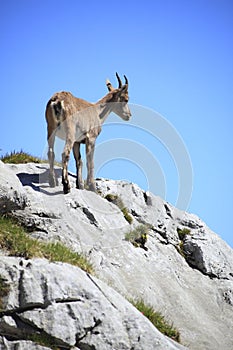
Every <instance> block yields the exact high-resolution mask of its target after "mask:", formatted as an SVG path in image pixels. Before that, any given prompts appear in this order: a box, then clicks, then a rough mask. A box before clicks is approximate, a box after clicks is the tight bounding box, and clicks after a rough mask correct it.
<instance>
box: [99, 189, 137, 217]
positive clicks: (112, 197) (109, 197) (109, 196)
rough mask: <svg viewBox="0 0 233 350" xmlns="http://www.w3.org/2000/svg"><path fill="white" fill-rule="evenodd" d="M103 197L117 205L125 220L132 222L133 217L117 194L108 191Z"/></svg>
mask: <svg viewBox="0 0 233 350" xmlns="http://www.w3.org/2000/svg"><path fill="white" fill-rule="evenodd" d="M105 199H107V200H108V201H109V202H111V203H113V204H115V205H117V206H118V208H119V209H120V210H121V211H122V214H123V215H124V218H125V220H126V221H128V223H129V224H132V222H133V218H132V216H131V215H130V214H129V211H128V209H127V208H126V207H125V206H124V203H123V201H122V199H121V198H120V197H119V196H118V195H116V194H112V193H109V194H107V195H106V196H105Z"/></svg>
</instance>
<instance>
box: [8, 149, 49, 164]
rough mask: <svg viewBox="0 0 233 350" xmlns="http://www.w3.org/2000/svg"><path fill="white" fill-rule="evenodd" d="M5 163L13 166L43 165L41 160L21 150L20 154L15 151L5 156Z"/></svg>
mask: <svg viewBox="0 0 233 350" xmlns="http://www.w3.org/2000/svg"><path fill="white" fill-rule="evenodd" d="M1 161H2V162H3V163H13V164H22V163H24V164H25V163H42V161H41V159H39V158H37V157H34V156H32V155H31V154H29V153H26V152H24V151H23V150H21V151H20V152H16V151H13V152H11V153H7V154H6V155H5V156H2V157H1Z"/></svg>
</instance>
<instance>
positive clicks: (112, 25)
mask: <svg viewBox="0 0 233 350" xmlns="http://www.w3.org/2000/svg"><path fill="white" fill-rule="evenodd" d="M232 38H233V2H232V1H231V0H190V1H187V0H155V1H152V0H151V1H148V0H144V1H137V2H136V1H121V0H119V1H117V2H115V1H75V0H67V1H59V0H56V1H53V0H48V1H45V0H40V1H37V0H34V1H32V0H31V1H29V0H20V1H18V0H2V1H1V2H0V45H1V58H0V62H1V64H0V70H1V74H0V76H1V139H0V148H1V154H2V155H3V154H5V153H6V152H10V151H12V150H20V149H23V150H25V151H28V152H30V153H32V154H34V155H37V156H41V155H42V154H43V153H44V149H45V146H46V125H45V120H44V110H45V105H46V102H47V100H48V99H49V98H50V96H51V95H52V94H53V93H54V92H56V91H60V90H67V91H71V92H72V93H73V94H75V95H76V96H79V97H82V98H85V99H87V100H89V101H96V100H98V99H99V98H100V97H102V96H103V95H104V94H105V93H106V87H105V79H106V78H107V77H108V78H110V79H111V81H112V83H113V84H115V76H114V74H115V72H116V71H118V72H119V74H121V75H123V74H126V75H127V77H128V79H129V84H130V85H129V93H130V102H131V103H132V104H138V105H141V106H144V107H146V108H150V109H152V110H154V111H157V112H158V113H159V114H160V115H161V116H162V117H163V118H165V119H164V121H165V122H164V123H165V124H166V123H167V124H169V123H170V124H171V125H172V126H173V128H174V130H175V131H176V132H177V133H178V134H179V135H180V138H181V139H182V140H183V142H184V144H185V146H186V148H187V150H188V153H189V155H190V159H191V164H192V169H193V192H192V198H191V201H190V204H189V207H188V208H187V210H188V211H189V212H193V213H195V214H197V215H198V216H200V217H201V218H202V219H203V220H204V221H205V222H206V223H207V224H208V226H209V227H210V228H211V229H213V230H214V231H215V232H216V233H218V234H219V235H220V236H221V237H222V238H223V239H224V240H226V241H227V242H228V243H229V244H230V245H231V246H233V228H232V225H231V223H230V222H231V220H232V211H233V185H232V181H233V165H232V160H233V159H232V150H233V137H232V131H233V128H232V123H233V122H232V117H233V39H232ZM139 111H140V108H139ZM139 117H141V118H142V121H143V118H144V120H145V122H146V120H149V119H146V118H147V113H146V112H145V113H144V112H143V110H142V113H141V116H137V118H139ZM133 118H134V115H133V117H132V123H133V121H134V119H133ZM135 118H136V117H135ZM114 120H118V119H114ZM135 121H136V119H135ZM136 123H137V122H136ZM156 123H157V119H156V118H155V121H154V123H153V125H152V124H151V128H152V129H153V135H152V138H150V137H151V136H150V135H149V132H148V131H147V132H146V133H143V132H142V133H141V134H140V132H141V131H140V130H139V129H137V128H135V130H136V132H134V131H133V128H132V127H129V126H125V127H124V126H123V124H122V125H115V126H114V125H112V126H107V127H106V128H105V129H104V130H103V135H101V137H100V140H99V143H101V142H104V141H106V140H108V143H109V142H110V140H114V139H116V140H115V141H116V142H117V143H118V145H119V144H120V140H119V138H121V139H122V144H123V143H124V141H125V140H126V141H127V142H128V144H130V145H131V146H132V148H131V149H134V148H133V146H135V154H134V157H135V158H134V159H129V161H127V160H125V159H117V154H116V155H115V156H114V157H115V159H112V161H111V162H109V163H106V164H105V165H103V166H102V169H100V170H99V171H98V174H97V175H98V176H103V177H108V178H124V179H128V180H129V181H133V182H136V183H138V184H139V185H140V186H142V187H145V188H146V186H147V185H146V178H147V177H150V176H151V173H150V174H149V173H148V174H147V172H149V170H150V171H151V170H154V179H155V180H154V181H156V179H157V178H158V185H159V184H160V183H161V186H160V188H159V186H158V191H157V194H159V195H163V193H164V198H165V199H167V200H168V201H170V202H171V203H172V204H176V197H177V191H179V188H178V182H179V181H178V177H179V174H178V175H177V164H176V160H174V159H173V158H174V157H173V154H172V153H173V151H171V150H170V153H169V152H168V151H167V149H166V146H167V145H166V143H167V142H168V141H164V140H161V139H160V141H159V142H158V140H157V141H156V137H157V136H158V135H156V132H155V131H154V130H156V126H157V124H156ZM170 124H169V125H170ZM125 125H126V124H125ZM139 134H140V135H139ZM167 137H168V139H169V135H165V136H164V138H165V139H166V138H167ZM171 137H172V136H171ZM168 139H167V140H168ZM102 145H103V144H102ZM99 147H100V148H99V149H101V147H102V146H101V145H100V146H99ZM138 147H139V148H140V150H139V149H138ZM143 147H144V149H145V154H146V153H147V154H149V153H150V154H152V155H153V159H154V160H156V161H157V163H158V164H159V166H158V167H156V165H155V166H154V167H153V162H151V164H150V166H149V168H150V169H149V170H148V167H146V166H145V168H144V165H143V164H142V163H141V161H140V160H138V163H137V159H136V158H137V154H138V155H139V156H140V157H143V155H141V154H140V153H139V152H142V150H143ZM174 147H175V145H174ZM116 148H117V149H118V147H116ZM132 152H133V151H131V154H130V155H129V156H128V158H130V157H131V156H132ZM142 154H143V153H142ZM120 156H121V157H122V158H127V154H126V155H125V157H124V155H121V154H119V157H120ZM132 157H133V156H132ZM172 157H173V158H172ZM135 159H136V160H135ZM140 159H141V158H140ZM145 159H146V156H145ZM155 163H156V162H155ZM184 166H185V165H184ZM71 167H72V162H71ZM178 168H179V167H178ZM159 172H160V174H159ZM178 172H179V169H178ZM162 173H163V176H164V178H165V187H166V188H165V190H164V189H162V186H163V184H164V183H163V181H160V180H159V179H160V177H161V176H162V175H161V174H162ZM181 186H182V183H181ZM155 192H156V191H155Z"/></svg>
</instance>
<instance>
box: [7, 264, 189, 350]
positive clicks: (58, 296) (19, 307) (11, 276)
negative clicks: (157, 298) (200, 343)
mask: <svg viewBox="0 0 233 350" xmlns="http://www.w3.org/2000/svg"><path fill="white" fill-rule="evenodd" d="M0 275H1V276H4V277H5V278H6V279H7V281H8V283H9V285H10V286H12V285H17V286H18V289H16V288H11V290H10V292H9V295H8V297H6V298H5V303H4V311H3V312H2V317H1V320H0V334H1V335H2V336H3V337H5V338H8V339H15V341H14V342H13V343H15V342H16V340H17V338H18V339H23V338H24V337H25V334H27V337H29V338H30V336H33V335H34V334H37V342H38V343H43V340H44V339H45V336H47V338H46V339H48V335H49V340H50V342H51V344H52V345H53V346H58V347H61V348H64V349H69V348H71V347H72V349H80V350H82V349H101V350H108V349H109V350H112V349H115V350H123V349H125V350H127V349H129V350H130V349H137V350H140V349H147V350H150V349H151V350H154V349H161V350H166V349H174V350H175V349H185V347H183V346H181V345H179V344H176V343H174V342H173V341H171V340H169V338H166V337H165V336H163V335H162V334H161V333H160V332H159V331H158V330H157V329H156V328H155V327H154V326H153V325H152V324H151V323H150V322H149V321H148V320H147V319H146V318H145V317H144V316H143V315H142V314H141V313H140V312H139V311H137V310H136V309H135V308H134V307H133V306H132V305H131V304H130V303H129V302H128V301H126V300H125V299H124V298H123V297H122V296H120V295H119V294H118V293H117V292H115V291H114V290H113V289H111V288H110V287H108V286H107V285H106V284H105V283H103V282H101V281H100V280H98V279H97V278H95V277H93V276H90V275H88V274H86V273H85V272H83V271H82V270H80V269H79V268H77V267H73V266H70V265H68V264H62V263H48V261H46V260H43V259H35V260H23V259H20V258H13V257H12V258H10V257H3V258H2V259H1V262H0ZM6 315H7V316H6ZM4 341H5V344H7V345H4V346H5V349H7V346H9V349H11V348H12V349H13V347H12V343H11V344H10V345H9V344H8V343H9V342H7V341H6V340H4V339H3V338H2V344H4ZM34 343H35V342H34ZM29 344H30V343H28V342H24V343H20V346H21V348H22V350H24V349H27V346H28V345H29ZM33 346H34V347H32V349H38V350H42V349H45V348H43V347H39V346H38V347H36V345H35V344H34V345H33ZM3 349H4V348H3Z"/></svg>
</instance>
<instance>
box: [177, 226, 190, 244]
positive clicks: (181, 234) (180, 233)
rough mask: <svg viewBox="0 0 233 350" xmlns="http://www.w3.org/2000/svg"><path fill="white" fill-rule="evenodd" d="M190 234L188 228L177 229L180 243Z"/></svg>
mask: <svg viewBox="0 0 233 350" xmlns="http://www.w3.org/2000/svg"><path fill="white" fill-rule="evenodd" d="M190 232H191V231H190V230H189V229H188V228H183V229H180V228H179V227H177V233H178V236H179V239H180V240H181V241H183V240H184V239H185V237H186V236H187V235H190Z"/></svg>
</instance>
